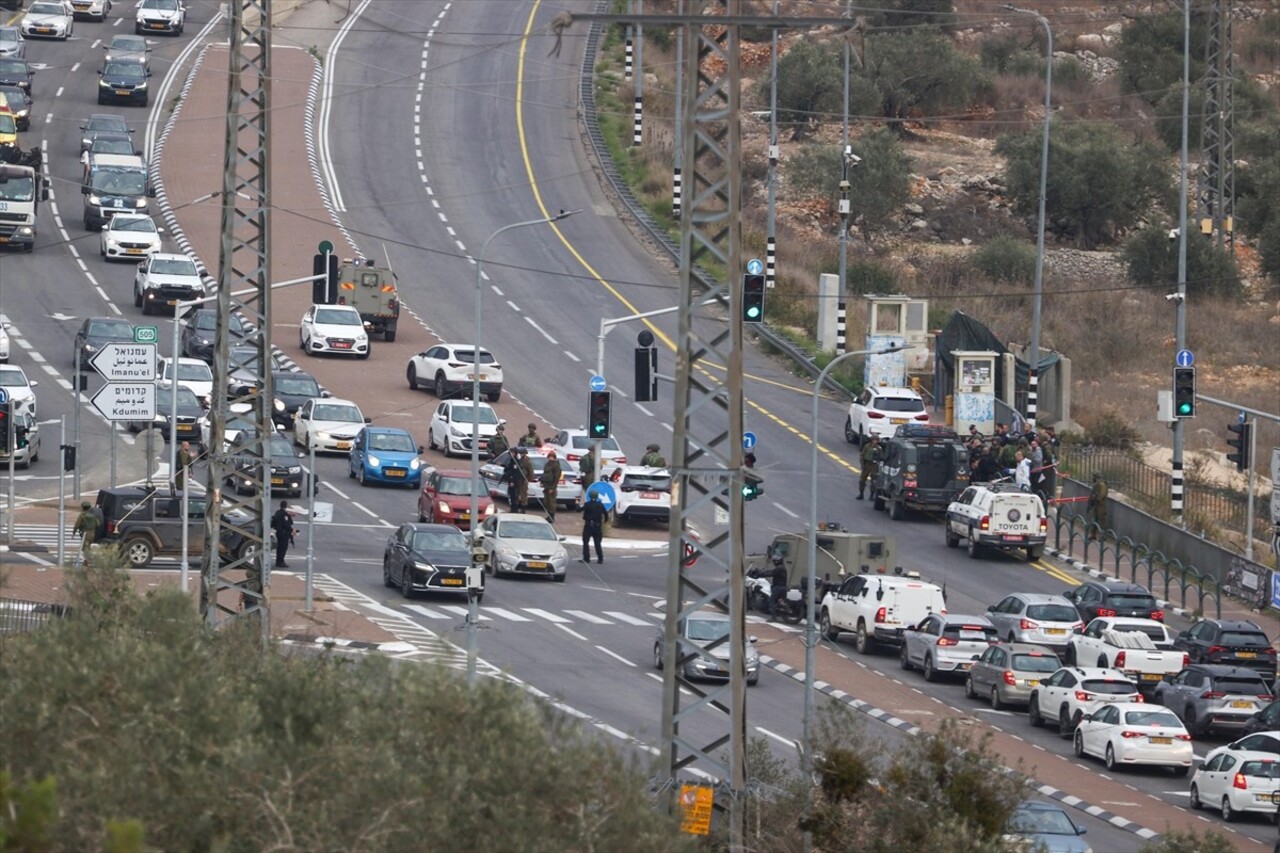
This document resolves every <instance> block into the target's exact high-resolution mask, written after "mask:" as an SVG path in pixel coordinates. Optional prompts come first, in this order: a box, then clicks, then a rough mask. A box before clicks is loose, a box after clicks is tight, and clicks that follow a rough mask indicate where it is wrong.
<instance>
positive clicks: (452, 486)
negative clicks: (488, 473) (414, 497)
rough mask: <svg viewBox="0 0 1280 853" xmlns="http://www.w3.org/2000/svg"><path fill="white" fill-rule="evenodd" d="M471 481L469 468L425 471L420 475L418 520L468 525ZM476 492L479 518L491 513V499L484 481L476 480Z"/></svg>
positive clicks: (466, 528) (469, 519)
mask: <svg viewBox="0 0 1280 853" xmlns="http://www.w3.org/2000/svg"><path fill="white" fill-rule="evenodd" d="M471 482H472V480H471V472H470V471H458V470H448V471H440V470H437V469H435V468H433V469H431V470H430V471H428V472H427V475H426V476H425V477H423V478H422V491H421V492H419V493H418V521H422V522H433V523H436V524H452V525H455V526H457V527H460V528H462V529H463V530H469V529H471V488H469V484H470V483H471ZM475 492H476V494H477V495H479V500H478V502H477V504H476V508H477V509H476V511H477V514H478V515H479V516H480V518H481V519H482V520H483V519H486V518H488V517H489V516H491V515H493V514H494V512H495V510H494V508H493V500H492V499H490V497H489V492H488V490H487V489H486V488H485V486H484V482H483V481H481V480H479V479H477V480H475Z"/></svg>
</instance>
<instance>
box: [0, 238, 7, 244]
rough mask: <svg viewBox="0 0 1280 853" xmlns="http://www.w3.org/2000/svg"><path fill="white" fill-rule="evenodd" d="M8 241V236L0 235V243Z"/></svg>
mask: <svg viewBox="0 0 1280 853" xmlns="http://www.w3.org/2000/svg"><path fill="white" fill-rule="evenodd" d="M8 242H9V238H8V237H0V243H8Z"/></svg>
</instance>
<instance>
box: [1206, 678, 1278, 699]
mask: <svg viewBox="0 0 1280 853" xmlns="http://www.w3.org/2000/svg"><path fill="white" fill-rule="evenodd" d="M1213 689H1214V690H1216V691H1217V692H1219V693H1234V694H1236V695H1237V696H1265V695H1266V694H1268V693H1270V692H1271V691H1270V690H1269V689H1268V688H1267V685H1265V684H1263V683H1262V679H1261V678H1219V679H1218V680H1217V681H1215V682H1214V685H1213Z"/></svg>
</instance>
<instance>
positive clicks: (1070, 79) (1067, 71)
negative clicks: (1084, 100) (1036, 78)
mask: <svg viewBox="0 0 1280 853" xmlns="http://www.w3.org/2000/svg"><path fill="white" fill-rule="evenodd" d="M1090 82H1091V81H1090V79H1089V69H1087V68H1085V67H1084V63H1083V62H1081V61H1080V60H1079V59H1077V58H1075V57H1074V56H1063V57H1060V58H1058V59H1055V60H1054V61H1053V85H1054V88H1057V87H1060V86H1061V87H1064V88H1065V87H1071V86H1087V85H1089V83H1090Z"/></svg>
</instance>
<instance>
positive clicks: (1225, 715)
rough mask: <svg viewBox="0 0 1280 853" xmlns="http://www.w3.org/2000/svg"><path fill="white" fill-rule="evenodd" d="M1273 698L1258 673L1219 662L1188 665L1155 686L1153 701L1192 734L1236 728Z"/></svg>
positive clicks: (1244, 723) (1245, 723) (1245, 722)
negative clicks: (1173, 714) (1166, 709)
mask: <svg viewBox="0 0 1280 853" xmlns="http://www.w3.org/2000/svg"><path fill="white" fill-rule="evenodd" d="M1273 698H1275V697H1273V696H1272V695H1271V687H1270V686H1269V685H1268V684H1267V682H1266V681H1265V680H1263V678H1262V676H1261V675H1259V674H1258V673H1257V672H1255V671H1253V670H1251V669H1244V668H1243V667H1238V666H1225V665H1222V664H1203V663H1200V664H1192V665H1191V666H1189V667H1187V668H1186V669H1184V670H1183V671H1182V672H1180V673H1178V674H1177V675H1175V676H1174V677H1173V678H1172V679H1170V680H1169V681H1162V682H1160V683H1159V684H1157V685H1156V693H1155V700H1156V701H1157V702H1159V703H1160V704H1161V705H1164V706H1165V707H1166V708H1168V709H1169V710H1171V711H1173V713H1175V714H1177V715H1178V717H1179V718H1180V719H1181V720H1182V723H1183V725H1185V726H1186V727H1187V731H1189V732H1191V734H1192V735H1203V734H1206V733H1207V732H1209V731H1210V730H1211V729H1214V730H1226V731H1239V730H1241V729H1243V728H1244V727H1245V726H1246V725H1247V724H1248V723H1249V718H1250V717H1252V716H1253V715H1254V714H1256V713H1257V712H1259V711H1261V710H1262V709H1263V708H1265V707H1266V706H1267V704H1268V703H1269V702H1271V700H1272V699H1273Z"/></svg>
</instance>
